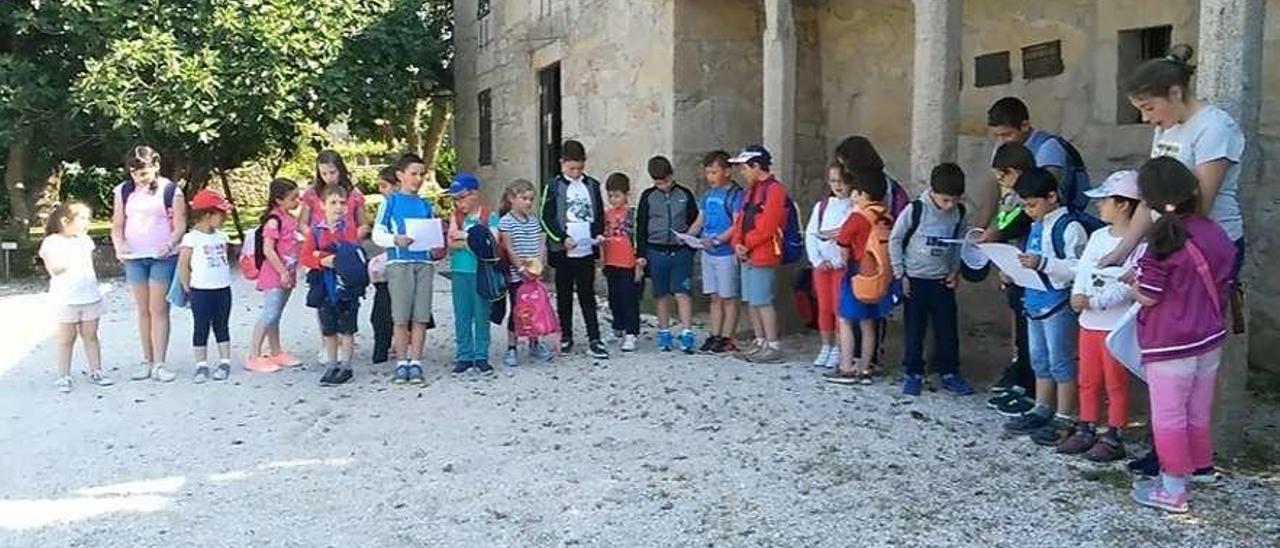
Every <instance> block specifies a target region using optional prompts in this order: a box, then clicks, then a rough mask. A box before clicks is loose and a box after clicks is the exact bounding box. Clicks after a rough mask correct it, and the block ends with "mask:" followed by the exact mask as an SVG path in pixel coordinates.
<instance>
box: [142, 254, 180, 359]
mask: <svg viewBox="0 0 1280 548" xmlns="http://www.w3.org/2000/svg"><path fill="white" fill-rule="evenodd" d="M172 260H173V262H174V263H176V262H177V259H176V258H174V259H172ZM161 268H168V272H169V277H168V279H167V280H169V281H171V280H172V278H173V267H172V266H170V267H163V266H162V267H161ZM169 281H164V282H162V283H157V282H156V281H152V282H151V283H150V284H147V291H148V297H147V298H148V300H149V301H150V302H149V303H148V305H149V306H148V308H150V314H149V315H150V317H151V355H152V356H154V357H155V363H164V362H165V360H167V359H168V357H169V301H168V296H169Z"/></svg>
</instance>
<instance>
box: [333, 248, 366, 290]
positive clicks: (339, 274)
mask: <svg viewBox="0 0 1280 548" xmlns="http://www.w3.org/2000/svg"><path fill="white" fill-rule="evenodd" d="M325 274H327V275H329V276H331V277H332V278H333V284H334V285H333V292H332V293H331V296H330V299H332V300H333V301H345V302H352V303H354V302H359V301H360V299H361V298H362V297H364V292H365V289H367V288H368V287H369V258H368V256H367V255H365V252H364V248H362V247H360V245H359V244H356V243H353V242H342V241H339V242H334V244H333V268H327V269H325Z"/></svg>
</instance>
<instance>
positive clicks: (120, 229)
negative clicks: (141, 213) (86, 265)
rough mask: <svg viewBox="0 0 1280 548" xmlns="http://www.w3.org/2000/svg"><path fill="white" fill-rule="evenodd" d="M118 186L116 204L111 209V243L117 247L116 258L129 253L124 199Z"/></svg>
mask: <svg viewBox="0 0 1280 548" xmlns="http://www.w3.org/2000/svg"><path fill="white" fill-rule="evenodd" d="M119 188H120V187H117V190H116V192H115V193H114V194H115V206H114V208H113V209H112V210H111V245H113V246H114V247H115V249H116V258H117V259H119V258H120V256H121V255H127V254H128V253H129V249H128V248H127V247H125V242H124V200H121V199H120V194H121V190H119Z"/></svg>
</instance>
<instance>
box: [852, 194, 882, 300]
mask: <svg viewBox="0 0 1280 548" xmlns="http://www.w3.org/2000/svg"><path fill="white" fill-rule="evenodd" d="M858 214H859V215H862V216H863V217H865V218H866V219H867V222H869V223H870V224H871V233H870V234H868V235H867V245H866V251H865V253H864V254H863V257H862V262H861V263H860V264H859V265H858V273H857V274H855V275H854V276H853V279H852V281H851V283H850V285H851V286H852V287H853V296H854V297H855V298H856V299H858V301H859V302H862V303H866V304H877V303H879V302H880V301H881V300H884V298H885V296H886V295H888V294H889V288H890V286H891V285H892V284H893V266H892V265H891V263H890V262H889V233H890V232H891V231H892V230H893V220H892V218H891V217H889V215H888V213H887V211H886V210H885V207H884V206H881V205H871V206H868V207H864V208H859V209H858Z"/></svg>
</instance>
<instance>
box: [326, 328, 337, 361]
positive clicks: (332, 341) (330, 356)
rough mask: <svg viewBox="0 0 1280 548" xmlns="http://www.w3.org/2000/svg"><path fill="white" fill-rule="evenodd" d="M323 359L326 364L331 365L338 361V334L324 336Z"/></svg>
mask: <svg viewBox="0 0 1280 548" xmlns="http://www.w3.org/2000/svg"><path fill="white" fill-rule="evenodd" d="M324 361H325V364H326V365H333V364H334V363H337V361H338V336H337V335H336V334H335V335H325V336H324Z"/></svg>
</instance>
